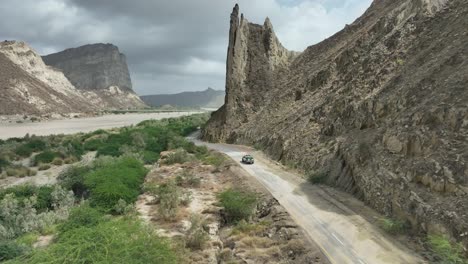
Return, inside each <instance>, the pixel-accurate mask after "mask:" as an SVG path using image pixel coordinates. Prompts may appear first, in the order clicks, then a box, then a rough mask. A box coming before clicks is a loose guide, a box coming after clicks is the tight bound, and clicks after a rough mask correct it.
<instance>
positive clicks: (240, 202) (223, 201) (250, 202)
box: [218, 189, 257, 223]
mask: <svg viewBox="0 0 468 264" xmlns="http://www.w3.org/2000/svg"><path fill="white" fill-rule="evenodd" d="M218 199H219V202H220V205H221V206H222V207H224V210H225V214H226V215H225V220H226V222H228V223H236V222H238V221H241V220H249V218H250V217H251V215H252V214H253V213H254V210H255V207H256V205H257V197H256V195H255V194H254V193H251V192H247V191H241V190H235V189H228V190H225V191H224V192H222V193H220V194H219V195H218Z"/></svg>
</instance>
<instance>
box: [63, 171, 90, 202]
mask: <svg viewBox="0 0 468 264" xmlns="http://www.w3.org/2000/svg"><path fill="white" fill-rule="evenodd" d="M91 170H92V168H91V166H70V167H68V168H67V169H65V170H63V171H62V172H61V173H60V174H59V176H58V177H57V181H58V182H59V184H60V185H61V186H63V187H64V188H65V189H68V190H72V191H73V193H74V194H75V196H77V197H83V196H84V195H85V193H86V192H87V191H88V188H87V187H86V186H85V183H84V176H85V175H86V174H87V173H88V172H90V171H91Z"/></svg>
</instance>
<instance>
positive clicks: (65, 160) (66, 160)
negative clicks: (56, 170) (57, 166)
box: [63, 156, 78, 164]
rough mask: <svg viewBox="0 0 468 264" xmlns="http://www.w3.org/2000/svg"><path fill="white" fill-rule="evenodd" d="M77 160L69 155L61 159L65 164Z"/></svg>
mask: <svg viewBox="0 0 468 264" xmlns="http://www.w3.org/2000/svg"><path fill="white" fill-rule="evenodd" d="M77 161H78V159H77V158H75V157H73V156H71V157H67V158H65V159H64V160H63V163H65V164H73V163H75V162H77Z"/></svg>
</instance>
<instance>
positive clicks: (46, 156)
mask: <svg viewBox="0 0 468 264" xmlns="http://www.w3.org/2000/svg"><path fill="white" fill-rule="evenodd" d="M55 158H63V155H62V154H61V153H58V152H53V151H49V150H46V151H44V152H41V153H39V154H37V155H36V156H35V157H34V165H38V164H40V163H51V162H52V161H53V160H54V159H55Z"/></svg>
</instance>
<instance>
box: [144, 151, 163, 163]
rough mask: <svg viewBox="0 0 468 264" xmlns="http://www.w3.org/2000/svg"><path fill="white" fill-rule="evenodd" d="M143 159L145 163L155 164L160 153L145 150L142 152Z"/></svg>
mask: <svg viewBox="0 0 468 264" xmlns="http://www.w3.org/2000/svg"><path fill="white" fill-rule="evenodd" d="M141 159H142V161H143V163H145V164H148V165H149V164H154V163H156V162H157V161H158V160H159V154H158V153H156V152H153V151H148V150H144V151H142V152H141Z"/></svg>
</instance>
